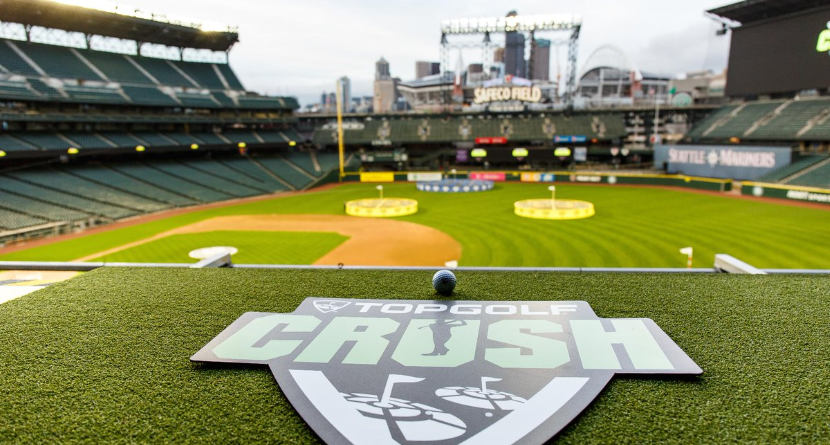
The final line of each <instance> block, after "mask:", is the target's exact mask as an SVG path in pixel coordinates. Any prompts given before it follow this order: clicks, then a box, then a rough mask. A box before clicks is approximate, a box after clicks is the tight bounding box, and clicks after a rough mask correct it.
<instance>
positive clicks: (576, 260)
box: [0, 183, 830, 268]
mask: <svg viewBox="0 0 830 445" xmlns="http://www.w3.org/2000/svg"><path fill="white" fill-rule="evenodd" d="M385 187H386V189H385V195H386V196H387V197H393V196H398V197H409V198H415V199H417V200H418V201H419V208H420V210H419V212H418V213H417V214H415V215H412V216H408V217H403V218H400V219H401V220H404V221H412V222H417V223H421V224H425V225H428V226H431V227H435V228H437V229H439V230H442V231H444V232H445V233H447V234H449V235H450V236H452V237H453V238H455V239H456V240H457V241H458V242H459V243H461V245H462V249H463V250H462V258H461V259H460V264H461V265H467V266H471V265H480V266H607V267H621V266H625V267H683V266H685V264H686V258H685V256H684V255H682V254H680V253H679V252H678V249H680V248H681V247H685V246H692V247H694V249H695V264H694V265H695V266H697V267H711V266H712V263H713V260H714V254H715V253H728V254H731V255H733V256H735V257H737V258H740V259H742V260H744V261H746V262H748V263H750V264H752V265H753V266H756V267H762V268H830V247H828V246H830V211H828V210H825V209H817V208H802V207H792V206H785V205H779V204H772V203H767V202H758V201H750V200H742V199H734V198H729V197H721V196H712V195H708V194H700V193H691V192H683V191H676V190H667V189H655V188H635V187H619V186H584V185H582V186H581V185H570V184H563V185H557V198H561V199H582V200H587V201H591V202H593V203H594V204H595V206H596V212H597V214H596V215H595V216H593V217H591V218H589V219H584V220H576V221H543V220H532V219H527V218H520V217H517V216H515V215H514V214H513V203H514V201H516V200H520V199H528V198H544V197H547V196H549V194H550V192H549V191H548V190H547V185H546V184H520V183H499V184H497V186H496V189H495V190H494V191H491V192H484V193H428V192H419V191H417V190H415V186H414V184H411V183H410V184H404V183H400V184H387V185H386V186H385ZM376 194H377V191H376V190H375V185H374V184H348V185H345V186H342V187H337V188H334V189H329V190H324V191H317V192H312V193H307V194H299V195H292V196H287V197H284V198H275V199H269V200H263V201H257V202H249V203H243V204H239V205H234V206H230V207H223V208H213V209H208V210H200V211H196V212H192V213H187V214H182V215H177V216H173V217H170V218H165V219H161V220H157V221H153V222H149V223H146V224H142V225H140V226H133V227H126V228H121V229H116V230H112V231H108V232H104V233H98V234H94V235H90V236H85V237H80V238H76V239H72V240H68V241H63V242H60V243H55V244H50V245H45V246H41V247H37V248H32V249H28V250H23V251H19V252H14V253H11V254H6V255H2V256H0V260H55V261H61V260H63V261H67V260H73V259H76V258H79V257H83V256H86V255H90V254H94V253H96V252H101V251H103V250H106V249H110V248H112V247H115V246H118V245H121V244H124V243H128V242H131V241H136V240H139V239H143V238H147V237H149V236H152V235H154V234H156V233H159V232H162V231H165V230H169V229H172V228H175V227H178V226H182V225H185V224H190V223H193V222H196V221H199V220H202V219H205V218H209V217H213V216H221V215H238V214H269V213H329V214H335V215H342V214H343V203H344V202H345V201H347V200H350V199H356V198H362V197H371V196H376ZM145 261H157V259H155V258H153V257H152V256H148V257H146V258H145ZM273 262H276V260H275V261H273Z"/></svg>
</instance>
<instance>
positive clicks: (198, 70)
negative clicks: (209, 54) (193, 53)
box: [174, 62, 225, 90]
mask: <svg viewBox="0 0 830 445" xmlns="http://www.w3.org/2000/svg"><path fill="white" fill-rule="evenodd" d="M174 63H175V64H176V65H177V66H178V67H179V68H180V69H181V70H182V71H184V72H185V73H186V74H187V75H188V77H190V78H191V79H193V80H195V81H196V82H197V83H198V84H199V86H201V87H203V88H209V89H212V90H223V89H225V85H224V84H223V83H222V80H220V79H219V76H217V75H216V71H214V70H213V67H214V66H215V65H214V64H212V63H195V62H174Z"/></svg>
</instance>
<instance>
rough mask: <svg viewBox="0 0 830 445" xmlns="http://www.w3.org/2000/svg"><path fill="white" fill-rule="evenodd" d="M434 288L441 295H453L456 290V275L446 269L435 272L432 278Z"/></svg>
mask: <svg viewBox="0 0 830 445" xmlns="http://www.w3.org/2000/svg"><path fill="white" fill-rule="evenodd" d="M432 287H434V288H435V290H436V291H437V292H438V293H439V294H441V295H450V294H452V291H453V289H455V274H453V273H452V272H450V271H448V270H446V269H444V270H439V271H438V272H435V275H433V276H432Z"/></svg>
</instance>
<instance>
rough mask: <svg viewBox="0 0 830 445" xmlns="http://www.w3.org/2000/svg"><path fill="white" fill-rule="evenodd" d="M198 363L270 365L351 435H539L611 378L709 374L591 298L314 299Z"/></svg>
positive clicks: (311, 408)
mask: <svg viewBox="0 0 830 445" xmlns="http://www.w3.org/2000/svg"><path fill="white" fill-rule="evenodd" d="M336 303H337V304H336ZM332 308H336V309H332ZM191 360H193V361H196V362H221V363H246V364H262V365H267V366H268V367H269V368H270V370H271V372H272V373H273V374H274V377H275V378H276V380H277V383H278V384H279V385H280V388H281V389H282V390H283V392H284V393H285V395H286V396H287V397H288V399H289V400H290V401H291V403H292V405H293V406H294V408H295V409H296V410H297V412H298V413H299V414H300V415H301V416H302V417H303V419H305V421H306V422H307V423H308V424H309V425H310V426H311V428H312V429H313V430H314V431H315V433H317V435H319V436H320V438H322V439H323V440H324V441H326V442H328V443H353V444H381V443H384V444H395V443H397V444H405V443H419V444H433V443H434V444H449V443H464V444H492V443H499V444H509V443H522V444H538V443H543V442H545V441H546V440H548V439H550V438H551V437H552V436H554V435H555V434H556V433H557V432H559V431H560V430H561V429H562V428H563V427H565V425H567V424H568V423H569V422H570V421H571V420H573V419H574V418H575V417H576V416H577V415H578V414H579V413H580V412H581V411H582V410H583V409H584V408H585V407H587V406H588V404H590V402H591V401H592V400H593V399H594V398H595V397H596V396H597V395H598V394H599V393H600V391H602V389H603V388H604V387H605V385H606V384H607V383H608V382H609V381H610V380H611V378H612V377H613V376H614V375H615V374H700V373H702V372H703V371H702V370H701V369H700V368H699V367H698V366H697V365H696V364H695V363H694V362H693V361H692V360H691V359H690V358H689V357H688V356H687V355H686V354H685V353H684V352H683V351H682V350H681V349H680V347H678V346H677V345H676V344H675V343H674V342H673V341H672V340H671V339H670V338H669V337H668V336H667V335H666V333H665V332H663V331H662V330H661V329H660V328H659V327H658V326H657V325H656V324H655V323H654V322H653V321H652V320H650V319H646V318H624V319H603V318H599V317H597V315H596V314H595V313H594V311H593V310H592V309H591V307H590V306H589V305H588V303H587V302H584V301H534V302H529V301H528V302H483V301H421V300H346V299H317V298H307V299H306V300H304V301H303V303H302V304H301V305H300V307H299V308H297V310H296V311H294V312H293V313H290V314H278V313H263V312H247V313H245V314H242V316H240V317H239V318H238V319H237V320H236V321H234V322H233V323H232V324H231V325H230V326H229V327H227V328H226V329H225V330H224V331H222V332H221V333H220V334H219V335H218V336H217V337H216V338H214V339H213V340H211V341H210V342H209V343H208V344H207V345H205V347H203V348H202V349H201V350H200V351H199V352H197V353H196V354H194V355H193V357H191Z"/></svg>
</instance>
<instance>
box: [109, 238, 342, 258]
mask: <svg viewBox="0 0 830 445" xmlns="http://www.w3.org/2000/svg"><path fill="white" fill-rule="evenodd" d="M347 239H348V237H345V236H343V235H339V234H337V233H328V232H326V233H320V232H256V231H251V232H235V231H224V230H219V231H215V232H203V233H188V234H179V235H170V236H166V237H164V238H160V239H157V240H155V241H150V242H148V243H144V244H140V245H138V246H135V247H131V248H128V249H124V250H121V251H118V252H115V253H111V254H109V255H104V256H101V257H98V258H95V260H96V261H116V262H142V261H147V260H148V258H152V261H158V262H163V263H192V262H194V261H196V260H194V259H193V258H190V257H189V256H188V253H189V252H190V251H191V250H194V249H198V248H200V247H205V246H223V245H228V246H233V247H236V248H237V249H238V250H239V251H238V252H237V253H236V254H234V255H233V260H234V261H236V262H238V263H247V264H258V263H293V264H311V263H313V262H314V261H315V260H316V259H317V258H320V257H321V256H323V255H325V254H326V253H327V252H329V251H330V250H332V249H334V248H335V247H337V246H338V245H340V243H342V242H343V241H346V240H347Z"/></svg>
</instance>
